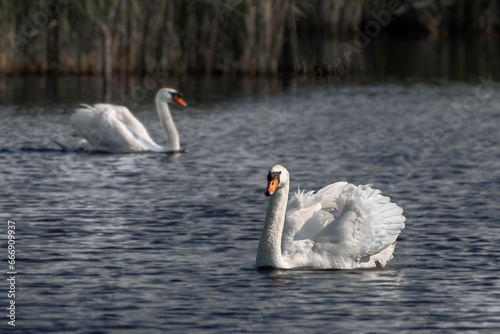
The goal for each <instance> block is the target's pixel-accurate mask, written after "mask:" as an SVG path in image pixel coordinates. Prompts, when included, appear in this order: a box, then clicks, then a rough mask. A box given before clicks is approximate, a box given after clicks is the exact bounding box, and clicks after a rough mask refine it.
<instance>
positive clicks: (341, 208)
mask: <svg viewBox="0 0 500 334" xmlns="http://www.w3.org/2000/svg"><path fill="white" fill-rule="evenodd" d="M335 204H336V209H337V214H336V215H335V216H336V217H335V219H334V220H333V221H332V222H331V223H330V224H329V225H328V226H326V227H325V228H324V229H323V230H322V231H321V232H320V233H318V235H316V237H315V238H314V240H315V247H317V249H318V250H321V251H329V252H331V251H333V250H335V251H338V252H341V253H342V254H349V256H350V257H351V258H352V259H353V260H355V261H365V260H367V258H368V257H370V256H372V255H374V254H377V253H379V252H381V251H383V250H384V249H385V248H387V247H388V246H390V245H392V244H394V243H395V242H396V238H397V237H398V235H399V233H400V232H401V230H402V229H403V228H404V226H405V224H404V222H405V220H406V218H405V217H404V216H403V215H402V213H403V209H401V208H400V207H399V206H398V205H397V204H395V203H391V202H390V198H389V197H387V196H382V194H381V193H380V190H378V189H372V188H371V187H370V186H368V185H367V186H355V185H352V184H349V185H348V186H346V187H345V188H344V189H343V191H342V193H341V194H340V196H338V197H337V198H336V199H335Z"/></svg>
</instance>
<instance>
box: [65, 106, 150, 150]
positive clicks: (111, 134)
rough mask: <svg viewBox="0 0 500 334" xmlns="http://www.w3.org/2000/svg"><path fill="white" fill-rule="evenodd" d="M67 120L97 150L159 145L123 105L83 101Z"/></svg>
mask: <svg viewBox="0 0 500 334" xmlns="http://www.w3.org/2000/svg"><path fill="white" fill-rule="evenodd" d="M70 122H71V126H72V127H73V129H75V131H76V132H77V133H78V134H79V135H80V136H82V137H83V138H85V139H86V140H87V141H88V142H89V143H90V144H91V145H93V147H94V148H96V149H98V150H103V151H109V152H138V151H146V150H155V149H156V148H159V146H158V145H157V144H156V143H154V141H153V140H152V139H151V137H150V136H149V134H148V132H147V130H146V128H145V127H144V126H143V125H142V124H141V122H139V121H138V120H137V119H136V118H135V117H134V116H133V115H132V113H131V112H130V111H129V110H128V109H127V108H125V107H121V106H116V105H112V104H95V105H93V106H89V105H82V106H81V107H80V108H78V109H76V110H75V113H74V114H73V116H72V117H71V121H70Z"/></svg>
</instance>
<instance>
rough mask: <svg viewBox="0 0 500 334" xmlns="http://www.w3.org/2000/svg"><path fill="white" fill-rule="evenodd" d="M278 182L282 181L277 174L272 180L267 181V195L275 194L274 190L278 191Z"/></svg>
mask: <svg viewBox="0 0 500 334" xmlns="http://www.w3.org/2000/svg"><path fill="white" fill-rule="evenodd" d="M278 183H280V181H278V178H277V177H276V176H275V177H274V178H273V179H272V180H270V181H268V182H267V190H266V193H265V195H266V196H267V197H269V196H271V195H272V194H274V192H275V191H276V187H278Z"/></svg>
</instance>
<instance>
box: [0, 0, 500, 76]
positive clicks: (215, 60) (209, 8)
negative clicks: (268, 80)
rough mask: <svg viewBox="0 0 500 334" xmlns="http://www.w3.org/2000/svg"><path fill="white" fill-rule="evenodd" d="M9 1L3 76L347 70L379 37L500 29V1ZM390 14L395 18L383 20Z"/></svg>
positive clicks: (0, 54) (3, 2)
mask: <svg viewBox="0 0 500 334" xmlns="http://www.w3.org/2000/svg"><path fill="white" fill-rule="evenodd" d="M0 7H1V8H0V75H15V74H57V75H62V74H77V75H104V77H105V78H107V79H108V80H111V77H112V76H113V74H116V73H119V74H129V73H144V72H146V71H152V70H154V69H160V70H162V71H169V72H171V73H186V72H193V73H205V74H210V73H244V74H277V73H282V72H291V73H322V74H325V73H327V74H332V75H342V74H344V73H347V72H356V71H362V70H363V68H364V67H366V60H365V59H363V57H364V50H362V49H363V48H364V47H365V45H364V44H363V43H364V42H367V43H368V44H369V43H370V42H371V39H375V38H379V37H378V35H383V36H384V38H389V39H400V40H401V39H403V40H411V39H425V40H428V41H439V40H445V39H447V40H449V39H454V40H457V39H463V38H474V37H473V36H478V35H479V36H487V37H488V38H497V37H498V34H499V31H500V0H478V1H469V0H411V1H409V0H406V1H404V0H402V1H396V0H365V1H363V0H352V1H349V0H309V1H308V0H272V1H271V0H167V1H165V0H149V1H146V0H87V1H70V0H58V1H56V0H40V1H27V0H20V1H19V0H0ZM389 8H396V9H395V11H394V13H392V14H391V12H389ZM384 13H389V20H390V22H389V23H388V24H386V25H384V24H380V21H377V17H378V18H379V20H380V18H382V19H383V20H387V16H384ZM370 22H372V24H371V26H370V25H369V23H370ZM373 22H376V23H377V24H378V25H379V27H380V29H379V30H377V29H376V24H375V25H374V24H373ZM382 23H383V22H382ZM369 27H371V28H372V30H371V31H370V30H368V31H367V30H366V29H370V28H369ZM363 34H364V36H360V35H363ZM366 34H369V35H371V36H367V35H366Z"/></svg>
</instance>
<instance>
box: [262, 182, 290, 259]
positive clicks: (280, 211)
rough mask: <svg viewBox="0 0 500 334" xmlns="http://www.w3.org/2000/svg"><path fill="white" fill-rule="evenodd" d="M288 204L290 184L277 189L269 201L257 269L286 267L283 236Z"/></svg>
mask: <svg viewBox="0 0 500 334" xmlns="http://www.w3.org/2000/svg"><path fill="white" fill-rule="evenodd" d="M287 203H288V183H287V184H286V185H285V186H284V187H280V188H278V189H276V192H275V193H274V195H272V196H271V200H270V201H269V207H268V208H267V215H266V222H265V224H264V228H263V229H262V235H261V237H260V242H259V248H258V250H257V267H266V266H269V267H274V268H283V267H284V265H283V260H282V257H281V235H282V234H283V224H284V223H285V214H286V205H287Z"/></svg>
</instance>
